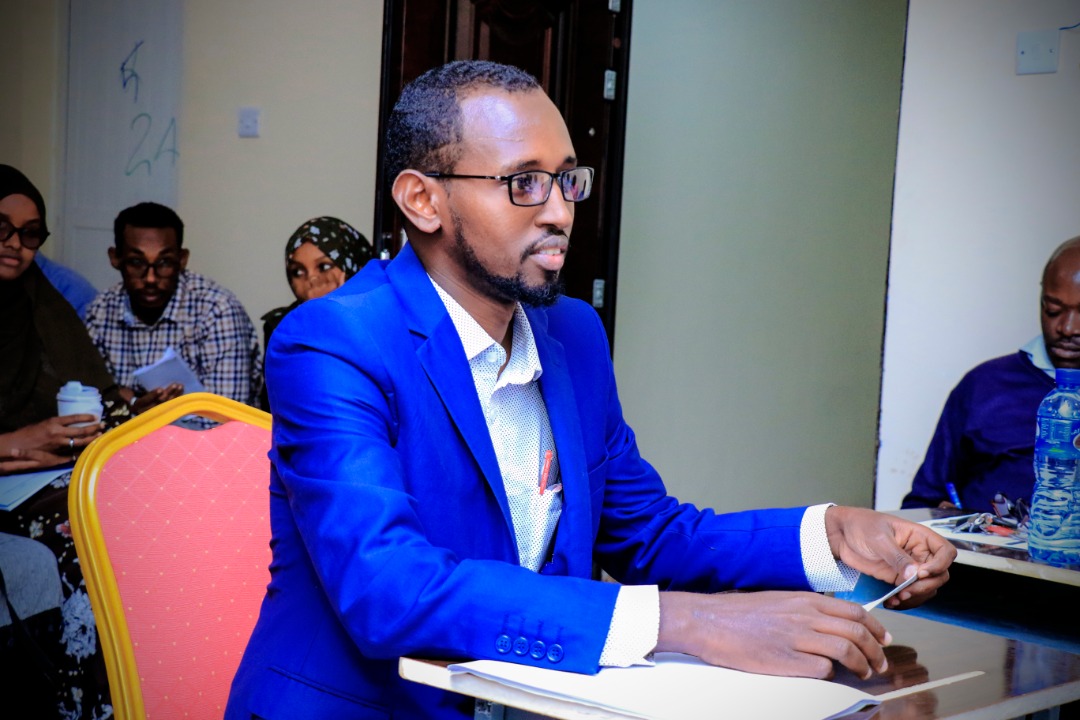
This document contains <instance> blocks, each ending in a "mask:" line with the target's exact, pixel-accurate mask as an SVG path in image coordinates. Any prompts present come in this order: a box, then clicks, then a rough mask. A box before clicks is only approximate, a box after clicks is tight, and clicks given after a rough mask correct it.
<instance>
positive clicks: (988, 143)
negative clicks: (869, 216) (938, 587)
mask: <svg viewBox="0 0 1080 720" xmlns="http://www.w3.org/2000/svg"><path fill="white" fill-rule="evenodd" d="M1076 22H1080V0H1025V1H1024V2H1017V1H1016V0H950V1H949V2H941V0H912V1H911V7H910V13H909V20H908V39H907V62H906V64H905V68H904V93H903V101H902V104H901V113H900V137H899V149H898V157H897V169H896V192H895V207H894V219H893V234H892V249H891V254H890V262H889V293H888V312H887V318H886V330H885V356H884V377H883V383H882V397H881V446H880V451H879V456H878V475H877V492H876V497H875V505H876V507H878V508H880V509H891V508H897V507H899V505H900V500H901V498H902V497H903V495H904V493H905V492H907V490H909V489H910V487H911V479H912V477H913V476H914V474H915V471H916V470H917V469H918V466H919V464H920V463H921V462H922V457H923V454H924V453H925V451H926V446H927V443H928V442H929V440H930V436H931V435H932V434H933V430H934V425H935V424H936V422H937V417H938V414H939V413H940V411H941V407H942V405H943V404H944V402H945V398H946V396H947V395H948V393H949V391H950V390H951V389H952V387H953V386H954V385H955V384H956V383H957V382H958V381H959V380H960V378H961V376H962V375H963V374H964V373H965V372H966V371H967V370H968V369H970V368H971V367H973V366H974V365H976V364H978V363H979V362H981V361H982V360H986V359H988V358H991V357H995V356H998V355H1004V354H1006V353H1010V352H1014V351H1015V350H1016V349H1017V348H1018V347H1019V346H1020V345H1022V344H1023V343H1025V342H1026V341H1027V340H1029V339H1031V338H1032V337H1033V336H1035V335H1036V334H1037V333H1038V332H1039V322H1038V297H1039V295H1038V294H1039V276H1040V274H1041V272H1042V267H1043V264H1044V263H1045V262H1046V258H1047V256H1048V255H1049V253H1050V251H1051V250H1052V249H1053V248H1054V247H1056V246H1057V245H1058V244H1059V243H1061V242H1062V241H1064V240H1066V239H1067V238H1070V237H1073V236H1074V235H1077V234H1080V31H1077V30H1073V31H1067V32H1062V33H1061V51H1060V61H1059V70H1058V72H1057V73H1055V74H1047V75H1020V76H1018V75H1016V72H1015V53H1016V35H1017V33H1018V32H1020V31H1030V30H1047V29H1052V28H1058V27H1061V26H1065V25H1072V24H1074V23H1076Z"/></svg>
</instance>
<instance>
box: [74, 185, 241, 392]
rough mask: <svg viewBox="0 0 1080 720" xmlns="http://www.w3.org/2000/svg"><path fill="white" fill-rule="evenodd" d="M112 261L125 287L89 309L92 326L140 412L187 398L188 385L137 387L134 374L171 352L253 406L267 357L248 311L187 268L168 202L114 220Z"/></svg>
mask: <svg viewBox="0 0 1080 720" xmlns="http://www.w3.org/2000/svg"><path fill="white" fill-rule="evenodd" d="M113 242H114V247H111V248H109V261H110V262H111V263H112V266H113V267H114V268H116V269H117V270H119V271H120V277H121V282H120V283H118V284H117V285H114V286H113V287H111V288H109V289H108V290H105V291H104V292H102V293H101V294H100V295H98V296H97V298H96V299H95V300H94V302H92V303H91V304H90V308H89V309H88V310H87V312H86V327H87V329H88V330H89V331H90V337H92V338H93V339H94V345H96V346H97V348H98V350H99V351H100V352H101V356H102V357H103V358H104V359H105V365H106V367H108V369H109V371H110V372H111V373H112V374H113V377H115V378H116V379H117V381H118V382H119V383H120V384H121V386H123V390H122V391H123V392H124V394H125V396H126V397H127V398H128V399H129V401H130V402H132V409H133V410H134V411H135V412H136V413H141V412H144V411H146V410H148V409H150V408H152V407H154V406H155V405H158V404H160V403H162V402H164V401H166V400H170V399H172V398H174V397H176V396H178V395H181V394H183V392H184V388H183V387H181V386H179V385H177V384H172V385H167V386H165V387H159V388H139V387H137V386H136V380H135V371H136V370H137V369H139V368H141V367H143V366H145V365H149V364H151V363H153V362H155V361H157V360H158V359H159V358H161V356H162V354H163V353H164V352H165V350H166V349H167V348H169V347H172V348H173V349H174V350H175V351H176V353H177V355H179V356H180V357H181V358H183V359H184V362H186V363H187V364H188V366H189V367H190V368H191V370H192V371H193V372H194V373H195V377H197V378H198V380H199V382H201V383H202V384H203V386H204V387H205V388H206V390H207V391H208V392H212V393H216V394H218V395H224V396H225V397H228V398H232V399H233V400H237V401H239V402H242V403H246V404H248V405H251V404H254V402H255V400H256V395H257V393H258V392H259V388H260V386H261V384H262V355H261V353H260V348H259V338H258V336H257V335H256V334H255V326H254V325H252V323H251V319H250V318H249V317H248V314H247V312H246V311H245V310H244V307H243V306H242V305H241V304H240V301H239V300H237V299H236V296H235V295H233V294H232V293H231V292H229V291H228V290H226V289H225V288H223V287H221V286H220V285H218V284H217V283H216V282H214V281H213V280H211V279H210V278H207V277H204V276H202V275H199V274H198V273H195V272H192V271H190V270H187V269H186V268H187V261H188V251H187V250H186V249H184V247H183V242H184V223H183V222H181V220H180V218H179V217H178V216H177V214H176V213H175V212H173V211H172V210H171V209H170V208H167V207H165V206H164V205H159V204H157V203H152V202H145V203H140V204H138V205H134V206H132V207H129V208H127V209H126V210H123V211H122V212H121V213H120V214H119V215H117V216H116V221H115V222H114V223H113Z"/></svg>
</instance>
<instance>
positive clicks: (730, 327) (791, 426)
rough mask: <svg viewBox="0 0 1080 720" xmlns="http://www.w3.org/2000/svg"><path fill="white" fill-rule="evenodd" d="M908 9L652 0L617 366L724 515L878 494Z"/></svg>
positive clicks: (634, 95)
mask: <svg viewBox="0 0 1080 720" xmlns="http://www.w3.org/2000/svg"><path fill="white" fill-rule="evenodd" d="M904 22H905V3H904V2H902V1H901V0H889V1H881V2H872V3H867V2H858V1H851V0H818V1H816V2H813V3H807V2H804V1H803V0H757V1H755V2H739V1H737V0H726V1H723V2H719V1H716V0H638V2H635V4H634V18H633V28H634V30H633V38H632V42H631V45H630V87H629V93H630V95H629V104H630V109H629V126H628V128H627V150H626V153H627V154H626V182H625V195H624V198H623V216H622V237H621V255H620V263H619V287H618V309H617V319H616V323H617V324H616V333H615V367H616V372H617V375H618V377H619V381H620V390H621V394H622V400H623V405H624V409H625V411H626V415H627V417H628V419H629V421H630V423H631V424H632V425H633V426H634V427H635V429H636V431H637V434H638V440H639V442H640V444H641V448H642V452H643V454H644V455H645V457H647V458H650V459H651V460H652V462H653V463H654V464H656V465H657V466H658V468H659V469H660V471H661V474H662V475H663V476H664V477H665V479H666V480H667V483H668V485H669V488H670V489H671V490H672V492H674V493H675V494H676V495H678V496H679V497H680V498H681V499H685V500H692V501H695V502H699V503H704V504H707V505H716V506H720V507H723V508H729V509H730V508H745V507H752V506H758V505H774V504H777V505H791V504H797V503H803V502H814V501H821V500H824V499H829V500H833V501H836V502H843V503H855V504H860V505H869V504H870V502H871V499H872V492H873V475H874V451H875V438H876V427H877V406H878V403H877V401H878V388H879V371H880V362H879V361H880V352H881V336H882V311H883V307H884V295H885V273H886V262H887V257H888V247H889V217H890V203H891V195H892V179H893V164H894V158H895V152H896V128H897V110H898V107H899V97H900V73H901V63H902V52H903V31H904Z"/></svg>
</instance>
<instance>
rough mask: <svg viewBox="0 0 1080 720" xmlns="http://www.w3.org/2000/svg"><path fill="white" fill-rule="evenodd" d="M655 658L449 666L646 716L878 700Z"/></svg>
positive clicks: (819, 717) (840, 712) (808, 708)
mask: <svg viewBox="0 0 1080 720" xmlns="http://www.w3.org/2000/svg"><path fill="white" fill-rule="evenodd" d="M654 660H655V663H656V664H655V665H652V666H645V665H638V666H634V667H628V668H603V669H601V670H600V672H599V673H597V674H596V675H581V674H578V673H570V672H561V671H558V670H549V669H547V668H537V667H531V666H528V665H518V664H515V663H507V662H500V661H497V660H475V661H472V662H466V663H459V664H456V665H451V666H450V667H449V669H450V671H451V672H465V673H470V674H473V675H476V676H478V677H482V678H486V679H488V680H493V681H495V682H498V683H502V684H504V685H507V686H510V687H514V688H518V689H519V690H524V691H526V692H530V693H533V694H535V695H543V696H546V697H553V698H559V699H562V700H572V701H574V702H577V703H581V704H584V705H590V706H593V707H598V708H604V709H607V710H614V711H616V712H621V713H624V714H627V715H636V716H638V717H642V718H649V719H650V720H682V719H684V718H688V717H697V716H700V714H701V712H702V709H703V708H723V710H724V715H725V716H726V717H747V718H754V717H757V718H780V717H782V718H786V719H787V720H830V719H832V718H841V717H844V716H845V715H850V714H852V713H855V712H857V711H859V710H861V709H863V708H866V707H872V706H876V705H879V704H880V701H879V700H878V699H877V698H875V697H874V696H873V695H869V694H867V693H865V692H862V691H861V690H856V689H855V688H851V687H848V686H846V685H841V684H839V683H833V682H829V681H827V680H813V679H810V678H793V677H778V676H775V675H758V674H754V673H745V672H740V671H738V670H730V669H728V668H721V667H715V666H712V665H708V664H707V663H704V662H702V661H701V660H698V659H697V658H695V657H691V656H689V655H682V654H680V653H656V656H655V657H654Z"/></svg>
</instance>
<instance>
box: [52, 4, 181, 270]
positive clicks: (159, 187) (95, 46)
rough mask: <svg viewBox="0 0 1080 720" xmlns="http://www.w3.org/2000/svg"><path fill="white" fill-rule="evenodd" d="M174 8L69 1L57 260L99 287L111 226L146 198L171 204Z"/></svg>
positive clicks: (176, 84) (176, 97) (175, 125)
mask: <svg viewBox="0 0 1080 720" xmlns="http://www.w3.org/2000/svg"><path fill="white" fill-rule="evenodd" d="M182 22H183V12H182V7H181V0H71V2H69V31H68V73H67V103H66V105H67V107H66V117H67V122H66V127H67V133H66V139H65V153H64V161H63V178H64V182H63V188H64V189H63V197H64V202H63V206H62V207H63V216H62V218H61V219H60V220H61V222H60V225H61V230H62V232H61V235H60V238H59V239H60V242H59V243H58V245H59V246H60V248H61V251H60V260H61V261H62V262H64V263H65V264H66V265H69V266H70V267H73V268H75V269H76V270H78V271H79V272H81V273H82V274H83V275H85V276H86V277H87V279H88V280H90V282H92V283H93V284H94V285H95V286H97V287H98V289H104V288H106V287H108V286H110V285H113V284H115V283H116V282H117V281H118V280H119V274H118V273H117V272H116V270H114V269H113V268H112V266H111V265H109V258H108V248H109V247H110V246H111V245H112V243H113V233H112V223H113V220H114V219H115V218H116V215H117V214H118V213H119V212H120V211H121V210H123V209H124V208H125V207H128V206H130V205H134V204H135V203H138V202H142V201H145V200H153V201H155V202H159V203H162V204H164V205H168V206H170V207H174V208H175V206H176V187H177V181H176V177H177V170H178V167H179V164H180V159H181V157H182V152H183V148H182V147H181V146H180V143H179V123H180V91H181V85H180V80H181V64H182V45H181V40H182V33H181V30H182Z"/></svg>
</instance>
